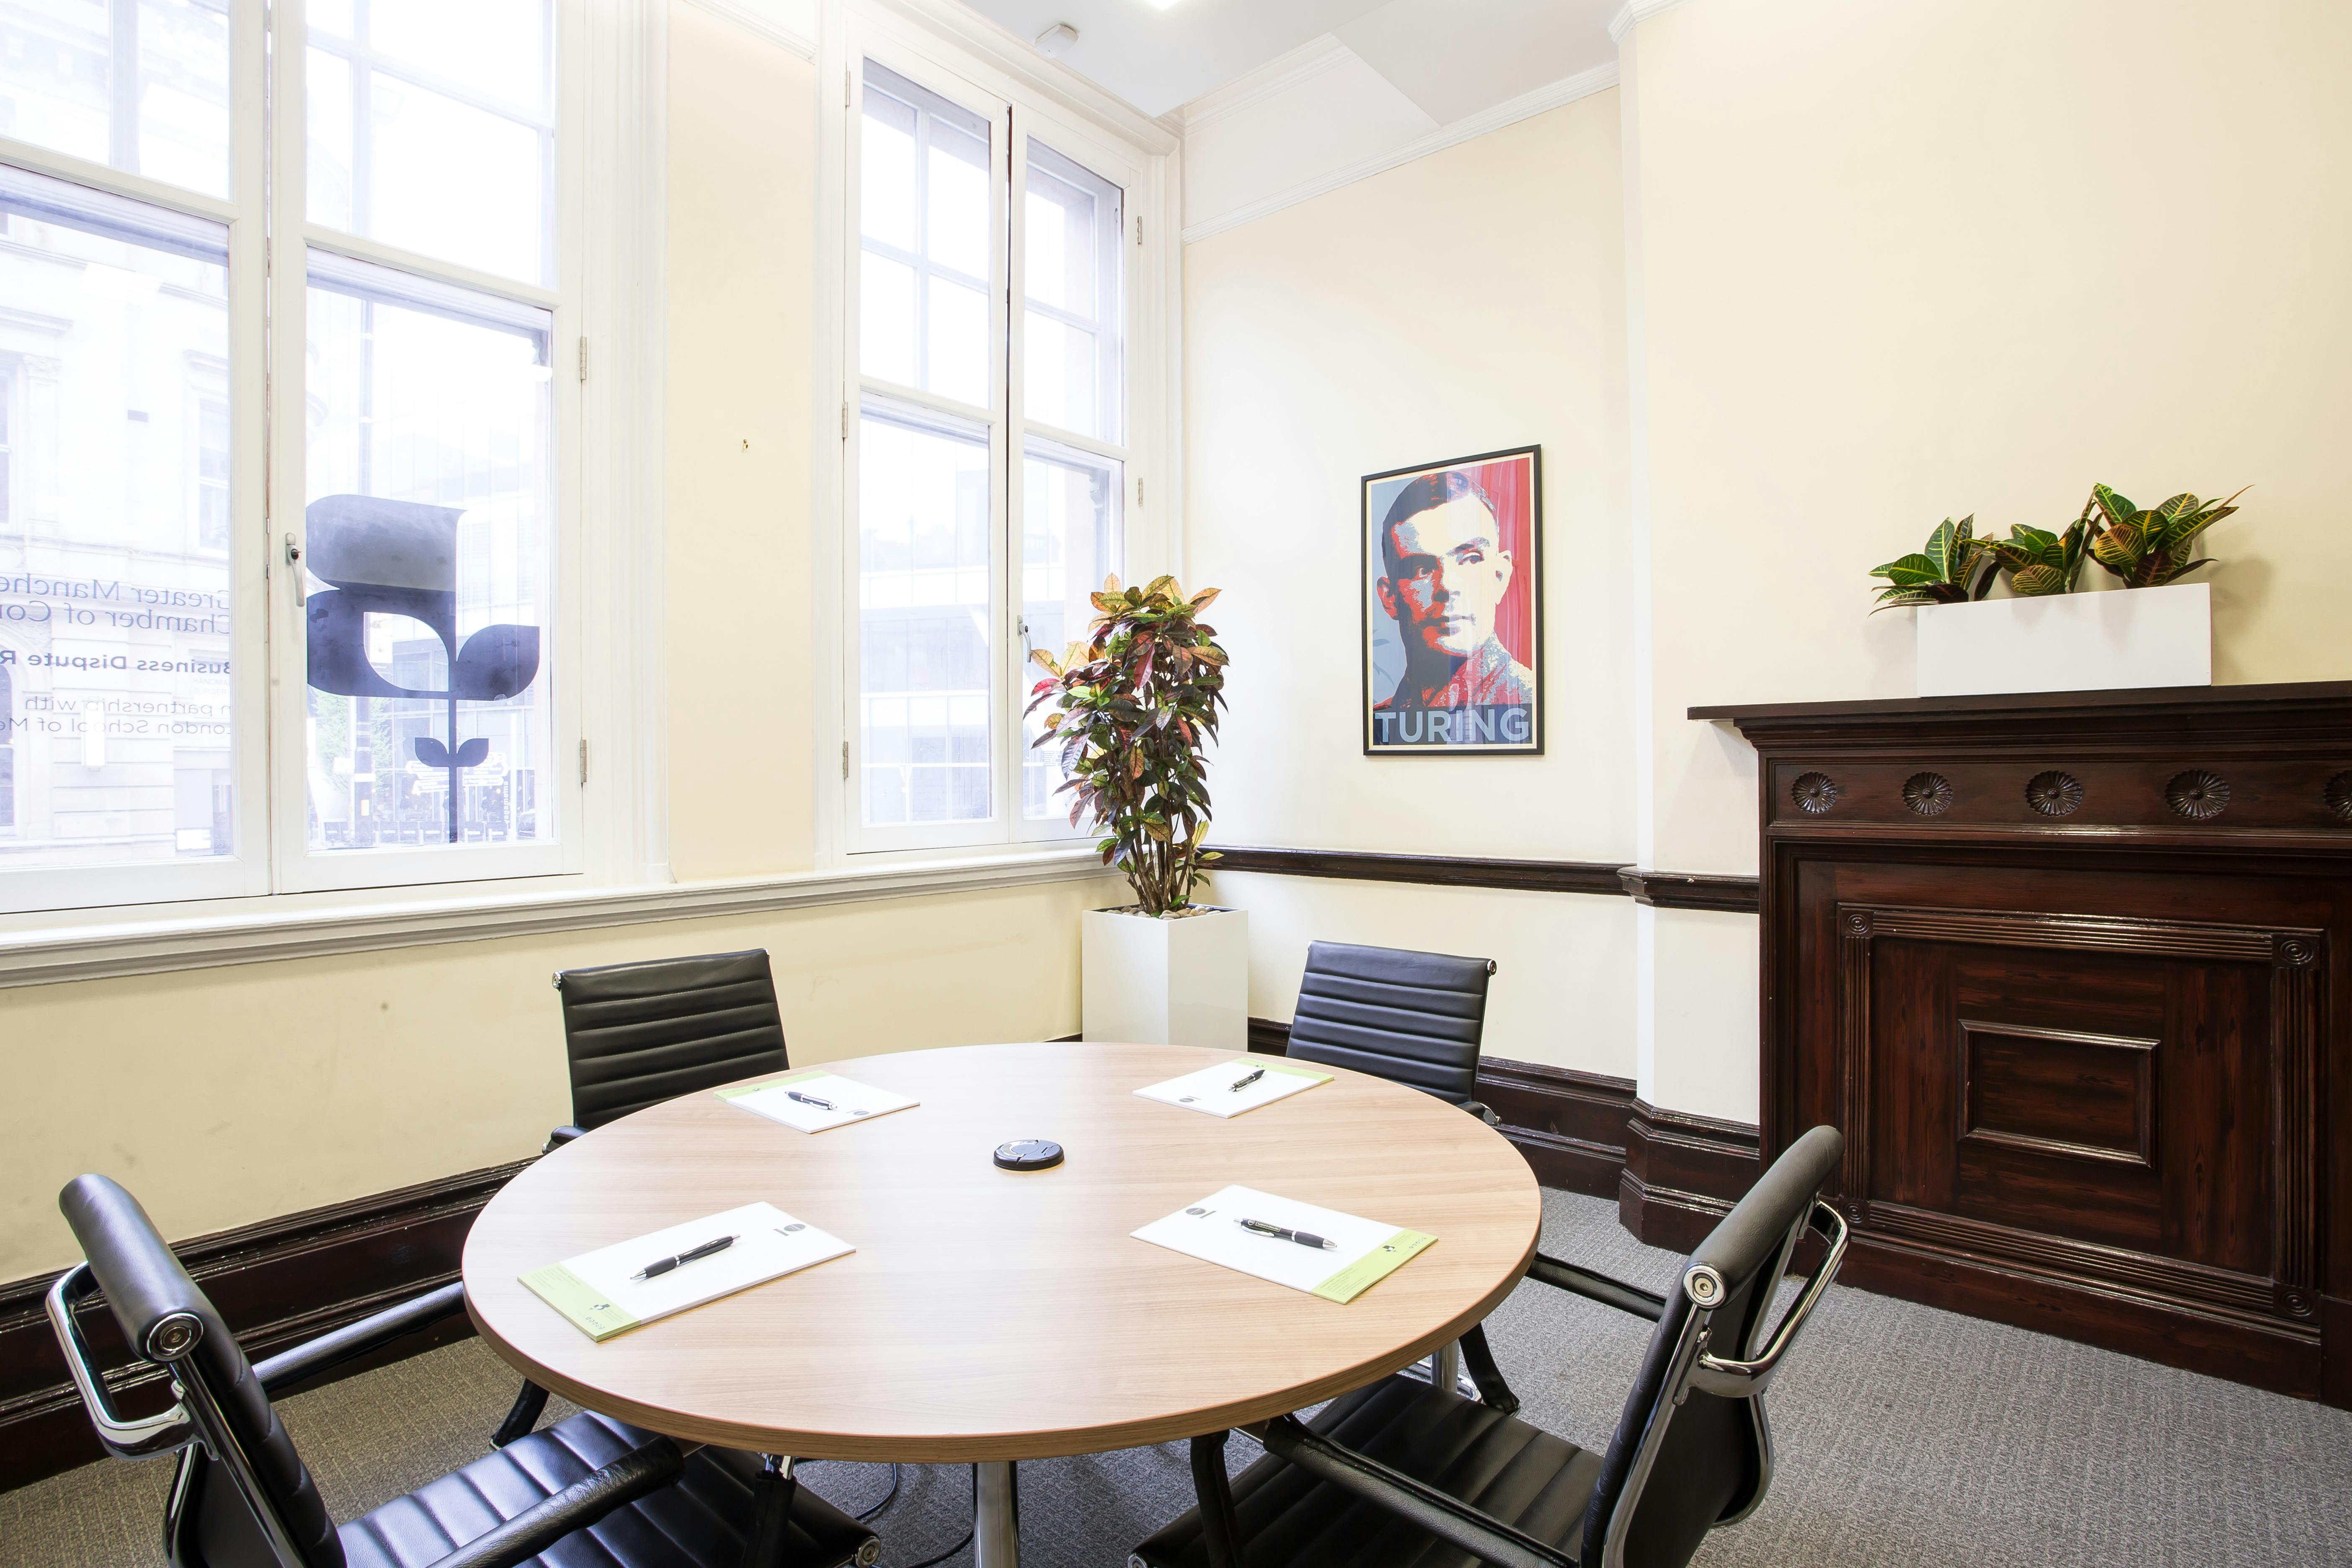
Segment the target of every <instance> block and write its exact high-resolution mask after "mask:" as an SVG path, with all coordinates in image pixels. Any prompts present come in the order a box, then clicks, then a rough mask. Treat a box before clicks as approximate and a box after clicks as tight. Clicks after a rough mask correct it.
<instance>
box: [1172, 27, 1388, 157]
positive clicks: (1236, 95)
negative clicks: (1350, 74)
mask: <svg viewBox="0 0 2352 1568" xmlns="http://www.w3.org/2000/svg"><path fill="white" fill-rule="evenodd" d="M1354 58H1356V51H1355V50H1353V49H1351V48H1349V47H1348V46H1347V45H1345V44H1343V43H1341V42H1340V41H1339V37H1337V36H1336V35H1334V34H1331V33H1326V34H1324V35H1323V36H1322V37H1319V38H1309V39H1308V40H1307V42H1305V43H1303V44H1301V45H1299V46H1298V47H1297V48H1295V49H1293V50H1291V51H1290V52H1289V53H1288V54H1286V55H1277V56H1276V57H1275V58H1273V59H1270V60H1268V61H1266V62H1265V64H1264V65H1262V66H1260V67H1258V68H1257V69H1255V70H1254V71H1251V72H1249V73H1248V74H1247V75H1245V76H1242V77H1239V78H1236V79H1234V80H1233V81H1229V82H1227V83H1226V84H1225V85H1224V86H1223V87H1221V88H1216V89H1213V90H1211V91H1208V92H1204V93H1202V95H1201V96H1200V97H1198V98H1196V99H1194V100H1192V102H1190V103H1188V104H1185V105H1183V106H1182V107H1181V108H1180V109H1178V110H1175V111H1174V113H1175V116H1176V117H1179V118H1181V121H1182V122H1183V126H1184V133H1185V134H1186V135H1188V136H1189V135H1191V134H1192V132H1195V131H1198V130H1201V129H1202V127H1204V126H1209V125H1214V124H1215V123H1216V122H1217V121H1220V120H1223V119H1227V118H1229V117H1230V116H1233V115H1235V114H1239V113H1240V112H1241V111H1242V110H1244V109H1247V108H1249V107H1250V106H1251V105H1252V104H1255V103H1263V102H1265V100H1267V99H1269V98H1273V97H1275V96H1276V95H1277V94H1280V93H1285V92H1288V91H1289V90H1290V89H1293V88H1295V87H1299V86H1302V85H1304V84H1305V83H1307V82H1310V81H1313V80H1314V79H1316V78H1317V77H1319V76H1322V75H1324V74H1325V73H1326V72H1328V71H1330V70H1333V69H1335V68H1338V67H1339V66H1341V65H1344V64H1346V63H1347V62H1348V61H1349V60H1351V59H1354Z"/></svg>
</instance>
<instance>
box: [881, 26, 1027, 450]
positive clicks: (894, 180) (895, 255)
mask: <svg viewBox="0 0 2352 1568" xmlns="http://www.w3.org/2000/svg"><path fill="white" fill-rule="evenodd" d="M991 130H992V128H991V126H990V124H989V122H988V119H987V117H986V116H984V115H980V114H975V113H973V112H972V111H971V110H968V109H965V108H963V107H962V106H961V105H959V104H955V103H951V102H950V101H949V100H946V99H944V98H941V97H940V96H939V94H937V93H935V92H930V91H928V90H926V89H923V88H919V87H917V86H916V85H915V84H914V83H913V82H910V81H908V79H906V78H904V77H902V76H899V75H898V74H897V73H896V72H894V71H890V70H886V69H885V68H882V67H880V66H878V65H876V64H875V63H874V62H873V61H872V60H868V61H866V111H865V124H864V129H863V132H862V133H861V135H860V138H859V163H860V169H859V177H858V193H859V195H858V229H859V233H860V235H861V236H862V241H861V243H862V245H863V247H864V251H865V258H864V263H863V265H862V266H861V267H860V268H859V274H858V276H859V279H860V281H861V289H862V292H861V295H860V299H859V305H858V324H859V333H858V344H859V348H858V367H859V369H860V370H861V371H863V372H864V373H865V374H867V375H870V376H874V377H876V378H877V379H880V380H884V381H895V382H898V383H900V384H903V385H908V386H917V387H920V388H922V389H923V390H924V391H926V392H935V393H938V394H940V395H942V396H946V397H954V398H960V399H961V400H962V401H964V402H966V403H975V404H980V405H992V404H993V402H994V399H993V398H992V395H991V393H990V388H991V385H992V377H991V374H990V366H991V363H992V358H991V355H990V353H989V347H990V345H989V310H988V297H989V296H988V289H989V282H990V279H991V278H992V276H993V275H994V269H993V268H992V267H991V265H990V263H989V247H990V242H991V235H992V225H991V223H990V217H989V215H990V212H991V211H992V208H991V205H990V201H991V197H990V191H991V188H992V180H991V174H990V164H989V161H988V160H989V138H990V135H991Z"/></svg>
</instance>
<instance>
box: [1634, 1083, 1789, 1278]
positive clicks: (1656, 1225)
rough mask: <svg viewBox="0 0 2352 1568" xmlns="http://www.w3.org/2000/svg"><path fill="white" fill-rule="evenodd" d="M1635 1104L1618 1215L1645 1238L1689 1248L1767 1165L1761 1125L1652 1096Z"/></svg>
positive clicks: (1647, 1242)
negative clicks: (1666, 1104)
mask: <svg viewBox="0 0 2352 1568" xmlns="http://www.w3.org/2000/svg"><path fill="white" fill-rule="evenodd" d="M1628 1109H1629V1111H1630V1114H1629V1115H1628V1116H1627V1118H1626V1121H1625V1168H1624V1173H1623V1174H1622V1176H1620V1177H1619V1178H1618V1184H1617V1191H1616V1194H1615V1196H1616V1199H1617V1223H1618V1224H1620V1225H1622V1226H1624V1227H1625V1228H1626V1229H1627V1230H1629V1231H1631V1232H1633V1236H1634V1237H1635V1238H1636V1239H1637V1240H1639V1241H1641V1242H1642V1243H1643V1244H1644V1245H1645V1246H1649V1247H1665V1248H1667V1249H1669V1250H1671V1251H1675V1252H1687V1251H1689V1250H1690V1249H1691V1248H1692V1247H1696V1246H1697V1245H1698V1243H1699V1238H1700V1237H1704V1236H1706V1233H1707V1232H1708V1231H1710V1230H1713V1229H1714V1228H1715V1224H1716V1221H1717V1220H1719V1219H1721V1218H1722V1217H1723V1216H1724V1215H1727V1214H1729V1213H1730V1212H1731V1205H1733V1204H1735V1203H1737V1202H1738V1201H1739V1200H1740V1199H1741V1198H1742V1197H1744V1196H1746V1195H1747V1193H1748V1188H1749V1187H1751V1186H1753V1185H1755V1184H1756V1178H1757V1177H1758V1176H1759V1174H1761V1173H1762V1170H1763V1166H1762V1163H1761V1162H1760V1160H1759V1155H1758V1152H1757V1145H1758V1138H1757V1131H1756V1129H1755V1128H1753V1127H1751V1126H1749V1125H1748V1123H1746V1122H1743V1121H1718V1120H1717V1119H1716V1118H1714V1117H1712V1116H1696V1115H1692V1114H1690V1113H1689V1112H1687V1111H1680V1110H1660V1109H1659V1108H1658V1107H1656V1106H1654V1105H1652V1104H1651V1103H1650V1102H1649V1101H1647V1100H1634V1101H1633V1104H1632V1105H1631V1106H1630V1107H1629V1108H1628Z"/></svg>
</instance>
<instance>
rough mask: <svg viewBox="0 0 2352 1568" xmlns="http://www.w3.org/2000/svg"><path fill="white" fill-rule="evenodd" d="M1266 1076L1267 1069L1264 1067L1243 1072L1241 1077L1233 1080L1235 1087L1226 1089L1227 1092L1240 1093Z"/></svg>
mask: <svg viewBox="0 0 2352 1568" xmlns="http://www.w3.org/2000/svg"><path fill="white" fill-rule="evenodd" d="M1264 1077H1265V1068H1253V1069H1252V1070H1250V1071H1249V1072H1246V1073H1244V1074H1243V1075H1242V1076H1241V1077H1240V1078H1237V1079H1234V1082H1233V1087H1231V1088H1230V1089H1226V1090H1225V1092H1226V1093H1227V1094H1239V1093H1240V1092H1241V1091H1242V1090H1244V1089H1247V1088H1248V1087H1249V1086H1250V1085H1252V1084H1254V1083H1255V1082H1256V1081H1257V1080H1258V1079H1262V1078H1264Z"/></svg>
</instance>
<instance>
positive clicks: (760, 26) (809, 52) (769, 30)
mask: <svg viewBox="0 0 2352 1568" xmlns="http://www.w3.org/2000/svg"><path fill="white" fill-rule="evenodd" d="M686 3H687V4H688V5H691V6H693V7H694V8H695V9H696V10H698V11H708V12H709V13H710V15H712V16H716V17H718V18H719V20H720V21H722V22H732V23H734V24H735V25H736V26H739V27H740V28H742V29H743V30H744V31H745V32H747V33H750V34H751V35H752V36H753V37H758V38H764V39H766V40H767V41H768V42H769V43H772V44H773V45H775V46H776V47H779V48H782V49H789V50H790V51H792V52H793V54H796V55H798V56H800V58H803V59H804V60H814V59H815V58H816V40H815V39H814V38H813V37H806V38H804V37H802V36H801V35H800V34H798V33H796V32H794V31H793V29H792V28H790V27H787V26H784V25H783V24H782V22H779V21H777V20H776V19H775V18H774V17H772V16H767V15H765V14H764V13H762V12H759V11H755V10H753V9H752V8H751V6H749V5H744V4H743V0H686Z"/></svg>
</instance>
